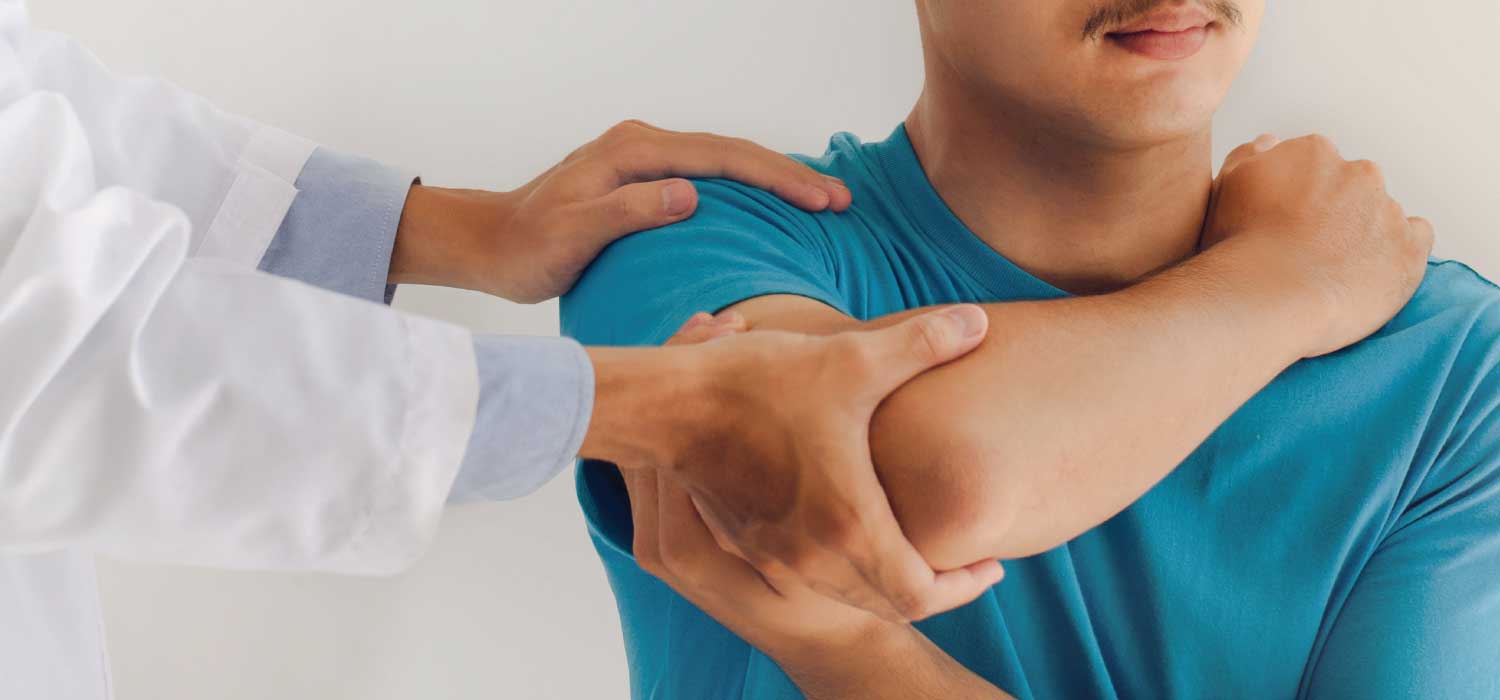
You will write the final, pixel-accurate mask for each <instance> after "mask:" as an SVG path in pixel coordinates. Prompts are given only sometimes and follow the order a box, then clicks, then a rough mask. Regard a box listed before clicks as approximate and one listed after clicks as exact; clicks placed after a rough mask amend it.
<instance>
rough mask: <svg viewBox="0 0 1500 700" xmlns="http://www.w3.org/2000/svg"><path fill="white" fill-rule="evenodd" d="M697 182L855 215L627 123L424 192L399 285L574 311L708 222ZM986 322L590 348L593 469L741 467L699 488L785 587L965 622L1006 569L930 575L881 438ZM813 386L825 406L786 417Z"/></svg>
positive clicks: (736, 542)
mask: <svg viewBox="0 0 1500 700" xmlns="http://www.w3.org/2000/svg"><path fill="white" fill-rule="evenodd" d="M684 177H727V178H730V179H734V180H738V181H740V182H743V183H745V184H749V185H753V186H756V187H761V188H763V189H766V190H769V191H771V192H773V193H775V194H777V195H778V196H780V197H782V198H783V199H785V200H787V201H788V202H790V203H792V204H795V205H797V206H800V207H803V208H805V209H808V210H810V211H819V210H823V209H832V210H834V211H842V210H844V209H846V208H848V206H849V204H850V199H851V196H850V194H849V190H848V188H847V187H845V186H844V185H843V183H842V182H839V181H838V180H837V179H835V178H830V177H826V176H824V175H821V174H819V173H817V172H816V171H814V170H812V169H811V168H808V167H806V166H804V165H802V164H800V163H798V162H796V161H794V160H792V159H790V158H787V157H786V156H783V155H781V154H778V153H773V152H771V151H768V150H766V149H764V148H761V147H759V146H756V145H754V144H752V143H750V142H748V141H744V140H742V139H732V138H726V137H722V136H715V135H711V134H697V133H677V132H671V131H667V130H664V129H658V128H656V127H653V126H650V125H648V124H644V123H641V122H624V123H622V124H620V125H617V126H616V127H614V128H612V129H610V130H609V131H608V132H606V133H605V134H604V135H603V136H601V137H600V138H599V139H597V140H595V141H593V142H591V143H589V144H586V145H584V146H583V147H581V148H579V149H577V150H576V151H574V152H573V153H572V154H571V155H569V156H568V157H567V159H565V160H564V161H563V162H561V163H559V164H558V165H557V166H555V167H553V168H551V169H549V170H548V171H547V172H545V173H543V174H542V175H541V176H539V177H537V178H536V179H535V180H533V181H531V182H529V183H527V184H526V185H525V186H523V187H521V188H520V189H517V190H515V191H512V192H486V191H479V190H454V189H443V188H435V187H426V186H421V185H418V186H414V187H412V189H411V191H410V193H409V195H408V197H407V201H406V206H405V208H404V209H403V211H402V215H401V221H400V225H399V227H398V230H397V234H396V244H395V249H394V251H393V254H392V260H391V267H390V273H389V281H390V282H392V283H415V284H436V285H445V286H452V287H461V288H467V289H475V290H479V291H484V292H488V293H491V294H494V295H497V296H501V297H504V298H507V299H510V300H512V301H518V302H535V301H541V300H545V299H549V298H552V297H555V296H557V295H560V294H562V293H563V292H566V291H567V290H568V289H569V288H570V287H571V286H572V285H573V283H574V282H575V281H577V279H578V277H579V275H580V274H582V272H583V269H584V268H585V267H586V266H587V265H588V263H589V262H590V261H591V260H593V258H594V257H595V256H596V255H598V254H599V252H600V251H601V250H603V248H604V247H605V246H607V245H609V243H611V242H613V241H614V240H616V239H618V238H620V237H622V236H626V235H629V234H631V233H633V232H635V231H639V230H644V229H649V228H655V227H658V226H664V225H667V224H671V223H675V222H678V221H682V220H684V219H686V218H688V217H690V216H692V214H693V211H694V210H695V208H696V206H697V191H696V189H695V188H694V187H693V185H692V183H691V182H688V181H687V180H684V179H681V178H684ZM987 321H988V319H987V317H986V316H985V315H984V314H983V313H982V312H981V311H980V310H979V309H977V308H973V307H957V308H955V309H951V310H947V311H945V312H939V313H934V314H930V315H927V316H924V317H921V318H913V319H911V322H910V323H906V324H901V325H899V326H895V327H892V328H888V329H882V330H881V331H880V332H851V333H845V334H839V335H833V336H827V337H821V336H822V335H823V334H820V336H810V335H806V334H799V333H790V332H779V333H770V332H757V333H750V334H747V335H746V336H744V337H743V338H734V339H731V340H729V341H726V342H723V343H717V344H715V345H714V346H713V347H706V346H705V347H679V348H668V349H661V348H589V349H588V353H589V356H590V359H591V360H592V362H593V366H594V376H595V391H594V397H595V401H594V407H593V412H592V417H591V422H590V426H589V429H588V432H587V434H586V435H585V438H584V441H583V446H582V450H581V454H580V456H582V457H586V458H593V459H602V460H606V461H610V462H614V463H617V464H623V465H629V466H631V467H633V468H651V469H654V470H657V471H658V472H659V473H661V474H664V475H667V476H668V477H671V478H685V477H689V476H691V473H690V472H688V471H687V470H685V469H683V466H684V465H693V464H699V463H703V462H705V461H707V459H708V458H707V455H730V457H729V458H727V459H728V463H727V464H726V466H727V467H730V468H729V469H728V470H727V471H726V472H725V473H733V474H738V475H740V476H741V477H742V478H741V479H739V480H736V481H733V482H729V481H722V480H720V481H705V480H689V482H688V483H689V485H690V486H691V487H692V488H693V489H694V493H695V494H696V495H697V496H698V497H699V498H701V499H702V500H703V502H704V503H706V504H711V506H712V508H714V509H716V510H711V511H710V512H715V513H718V514H720V516H721V517H722V518H723V520H724V521H725V522H728V523H731V524H733V525H735V526H736V527H734V528H733V529H730V530H728V531H727V532H728V533H729V534H727V535H726V537H725V544H726V546H728V547H731V548H733V549H734V550H735V551H736V552H738V553H740V554H741V555H742V556H745V557H746V558H748V559H750V560H752V561H756V562H758V563H759V565H760V566H761V568H762V570H763V571H764V572H765V574H766V575H767V576H773V577H778V578H782V579H785V578H791V577H795V578H797V579H799V580H802V581H806V582H807V583H808V585H811V586H814V587H816V588H817V589H818V590H820V591H822V592H823V593H824V594H825V595H828V596H831V597H833V598H835V599H838V600H841V601H844V602H846V603H849V604H851V605H856V606H858V607H860V608H862V609H864V610H868V611H871V612H873V613H875V614H878V615H881V616H884V617H886V618H888V619H891V620H906V619H909V618H910V617H913V616H915V615H920V614H926V612H928V611H936V610H944V609H948V608H952V607H955V606H958V605H961V604H963V603H965V602H968V601H969V600H972V599H973V598H974V597H976V596H978V595H979V594H980V593H981V592H983V591H984V590H985V589H987V588H988V587H989V586H991V585H993V583H994V582H995V581H996V580H998V579H999V576H1000V575H1001V574H1000V567H999V565H998V564H997V563H996V562H995V561H993V560H992V559H987V558H978V560H977V561H976V562H965V563H964V564H960V565H955V566H952V567H947V568H946V569H945V570H943V571H938V570H934V569H933V568H932V566H931V565H929V563H928V562H927V561H926V560H925V559H924V558H923V557H922V556H921V554H919V553H918V552H917V550H916V548H915V546H913V544H912V543H911V542H910V541H909V540H908V539H907V538H906V536H905V535H904V533H902V531H901V528H900V526H899V525H898V524H897V522H896V519H895V515H894V513H892V512H891V509H890V505H889V503H888V502H887V501H886V498H885V493H884V491H883V490H882V489H881V487H880V483H879V481H878V480H877V478H876V475H875V469H874V466H873V464H872V463H871V459H870V452H869V439H868V437H867V431H868V428H869V424H870V419H871V416H872V415H873V413H874V411H875V409H876V407H877V406H878V405H879V404H880V402H881V401H882V400H884V399H885V397H886V396H887V395H888V394H890V392H891V391H893V390H895V389H896V387H898V386H900V385H902V384H904V383H905V382H907V381H908V380H910V379H911V378H912V377H913V376H915V375H917V374H919V373H921V372H922V371H925V370H927V369H930V368H932V367H935V366H938V365H941V364H943V363H945V362H948V361H951V360H953V359H954V358H956V357H958V356H960V355H962V354H963V353H965V352H968V351H969V350H972V349H973V348H974V347H975V346H976V345H977V344H978V342H979V340H980V338H982V337H983V335H984V332H985V330H986V326H987ZM773 358H774V361H773ZM808 387H817V390H816V391H813V392H810V396H815V397H818V398H817V400H811V401H807V402H803V403H800V404H797V405H793V406H788V405H786V404H785V403H784V402H782V401H780V400H779V399H780V397H782V396H785V395H786V394H787V393H790V392H793V391H796V390H802V389H806V388H808ZM747 426H752V427H753V428H754V429H747ZM742 526H743V527H742Z"/></svg>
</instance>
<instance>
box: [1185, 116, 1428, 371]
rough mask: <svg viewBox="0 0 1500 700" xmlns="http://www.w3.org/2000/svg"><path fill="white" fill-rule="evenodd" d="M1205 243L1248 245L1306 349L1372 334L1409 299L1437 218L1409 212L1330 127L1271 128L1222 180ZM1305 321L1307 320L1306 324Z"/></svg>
mask: <svg viewBox="0 0 1500 700" xmlns="http://www.w3.org/2000/svg"><path fill="white" fill-rule="evenodd" d="M1203 233H1204V236H1203V247H1204V248H1209V247H1215V246H1220V245H1226V246H1229V247H1235V246H1238V248H1237V250H1238V251H1240V252H1241V253H1243V254H1244V256H1245V257H1244V259H1245V264H1247V265H1252V266H1255V268H1257V269H1260V270H1263V271H1264V272H1265V274H1266V275H1267V276H1268V279H1267V282H1266V284H1265V285H1264V288H1265V289H1266V290H1267V291H1268V292H1270V293H1273V294H1280V295H1281V297H1282V298H1281V300H1280V301H1279V303H1283V304H1285V307H1284V308H1288V309H1292V310H1295V313H1289V314H1287V318H1288V328H1291V329H1297V330H1296V331H1294V332H1302V333H1303V334H1304V335H1305V336H1306V342H1305V343H1304V352H1303V356H1304V357H1316V356H1318V355H1324V354H1327V353H1330V352H1333V351H1335V350H1338V349H1340V348H1343V347H1345V346H1347V345H1350V344H1353V343H1355V342H1358V341H1360V340H1363V339H1364V338H1365V337H1366V336H1368V335H1370V334H1371V333H1374V332H1375V331H1376V330H1379V328H1380V327H1381V326H1383V325H1385V323H1386V322H1388V321H1390V320H1391V318H1393V317H1394V316H1395V315H1396V314H1397V313H1398V312H1399V311H1400V310H1401V308H1402V307H1403V306H1405V305H1406V303H1407V301H1409V300H1410V299H1411V297H1412V295H1413V294H1414V293H1416V290H1417V287H1418V285H1420V284H1421V282H1422V277H1423V275H1424V273H1425V272H1426V269H1427V256H1428V254H1429V253H1431V251H1432V243H1433V230H1432V224H1430V223H1429V222H1428V221H1427V220H1425V219H1421V218H1408V217H1407V215H1406V212H1405V211H1404V210H1403V209H1402V208H1401V205H1400V204H1399V203H1398V202H1397V201H1396V200H1395V199H1394V198H1392V197H1391V196H1390V194H1388V193H1387V192H1386V189H1385V177H1384V175H1383V174H1382V173H1381V171H1380V168H1379V167H1378V166H1376V165H1375V164H1374V163H1371V162H1370V161H1363V160H1362V161H1346V160H1344V158H1343V157H1342V156H1340V155H1339V152H1338V149H1337V148H1335V147H1334V145H1333V143H1332V142H1331V141H1329V140H1328V139H1326V138H1323V137H1322V136H1306V137H1303V138H1299V139H1293V140H1291V141H1284V142H1283V141H1278V140H1276V139H1275V138H1274V137H1272V136H1262V137H1260V138H1258V139H1256V140H1255V141H1254V142H1252V143H1247V144H1245V145H1243V146H1240V147H1239V148H1237V149H1235V150H1234V152H1232V153H1230V154H1229V157H1228V159H1226V160H1225V163H1224V167H1223V169H1222V171H1221V173H1220V175H1219V179H1218V181H1216V182H1215V184H1214V195H1213V198H1212V203H1211V204H1210V207H1209V215H1208V220H1207V222H1206V223H1205V226H1204V231H1203ZM1298 321H1304V322H1303V323H1298Z"/></svg>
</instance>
